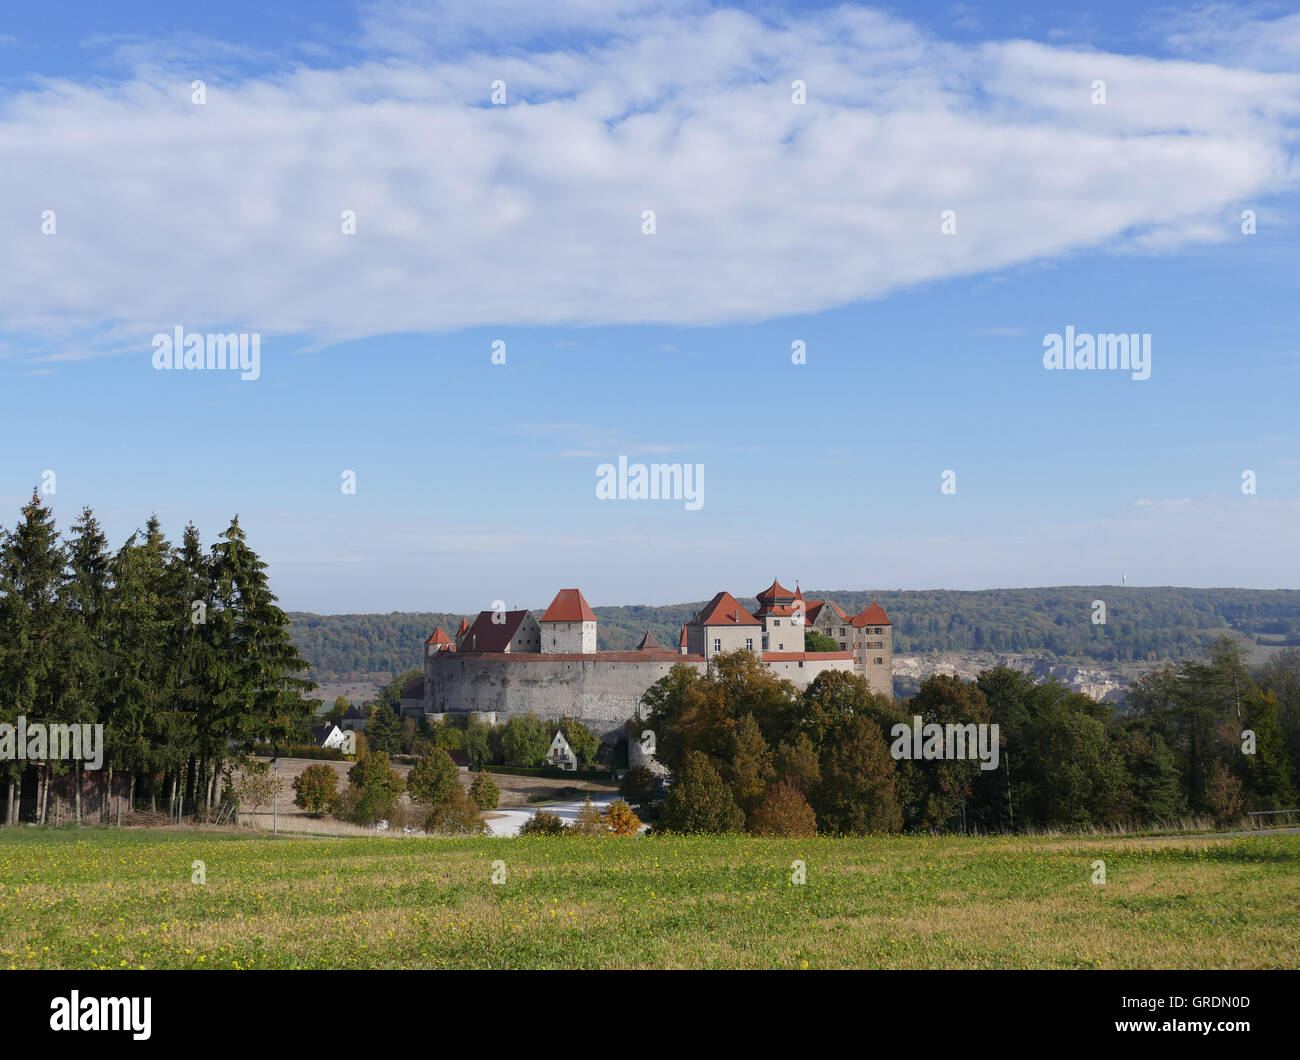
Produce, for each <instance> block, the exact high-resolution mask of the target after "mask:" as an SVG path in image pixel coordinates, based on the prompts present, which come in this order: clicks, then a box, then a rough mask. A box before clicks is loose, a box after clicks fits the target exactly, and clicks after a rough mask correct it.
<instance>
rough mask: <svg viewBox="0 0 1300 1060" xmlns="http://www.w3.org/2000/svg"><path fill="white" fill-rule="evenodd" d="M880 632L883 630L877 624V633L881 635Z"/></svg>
mask: <svg viewBox="0 0 1300 1060" xmlns="http://www.w3.org/2000/svg"><path fill="white" fill-rule="evenodd" d="M880 632H881V630H880V627H879V626H877V627H876V634H877V636H879V634H880Z"/></svg>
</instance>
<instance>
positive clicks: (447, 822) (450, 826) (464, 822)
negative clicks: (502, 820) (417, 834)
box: [424, 784, 483, 835]
mask: <svg viewBox="0 0 1300 1060" xmlns="http://www.w3.org/2000/svg"><path fill="white" fill-rule="evenodd" d="M424 830H425V831H426V832H428V833H430V834H431V835H478V834H479V833H480V832H482V831H483V818H482V816H481V815H480V814H479V807H478V806H477V805H476V804H475V802H474V800H473V799H472V798H471V797H470V795H469V793H468V792H466V790H465V789H464V788H462V787H461V786H460V785H459V784H457V785H456V786H455V787H453V788H452V789H451V791H450V792H449V793H448V794H447V796H446V797H445V798H443V799H442V800H440V801H439V802H435V803H434V804H433V808H432V809H431V810H430V811H429V816H428V818H427V819H426V820H425V822H424Z"/></svg>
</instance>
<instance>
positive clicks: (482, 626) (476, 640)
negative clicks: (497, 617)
mask: <svg viewBox="0 0 1300 1060" xmlns="http://www.w3.org/2000/svg"><path fill="white" fill-rule="evenodd" d="M494 614H496V612H495V611H480V612H479V613H478V618H476V619H474V624H473V625H472V626H470V627H469V629H468V630H466V631H465V638H464V640H462V641H461V642H460V651H462V652H467V651H472V652H484V651H505V648H506V646H507V645H508V644H509V643H510V640H511V638H512V637H514V635H515V633H516V631H518V629H519V623H521V622H522V621H523V620H524V615H526V614H528V612H527V611H507V612H506V620H505V621H504V622H493V621H492V616H493V615H494Z"/></svg>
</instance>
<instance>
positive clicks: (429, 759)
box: [406, 747, 460, 806]
mask: <svg viewBox="0 0 1300 1060" xmlns="http://www.w3.org/2000/svg"><path fill="white" fill-rule="evenodd" d="M458 787H460V771H459V770H458V769H457V768H456V763H455V762H453V761H452V760H451V756H450V755H449V754H447V752H446V751H444V750H443V749H442V748H441V747H435V748H433V749H432V750H431V751H430V752H429V753H428V754H427V755H425V756H424V757H423V758H421V759H420V760H419V761H418V762H416V763H415V766H414V767H413V768H412V769H411V771H410V773H408V774H407V775H406V790H407V792H409V793H410V796H411V798H412V799H414V800H415V801H416V802H419V803H423V804H424V805H425V806H436V805H437V804H438V803H440V802H442V801H443V800H444V799H446V798H447V797H448V796H449V795H450V794H451V790H452V788H458Z"/></svg>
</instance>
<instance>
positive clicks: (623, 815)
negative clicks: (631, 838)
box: [605, 799, 641, 836]
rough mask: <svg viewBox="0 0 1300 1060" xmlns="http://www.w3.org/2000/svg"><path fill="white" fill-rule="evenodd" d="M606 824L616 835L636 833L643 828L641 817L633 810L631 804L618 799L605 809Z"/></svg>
mask: <svg viewBox="0 0 1300 1060" xmlns="http://www.w3.org/2000/svg"><path fill="white" fill-rule="evenodd" d="M605 825H606V826H607V827H608V828H609V830H610V832H611V833H612V834H614V835H619V836H627V835H636V834H637V832H639V831H640V830H641V819H640V818H639V817H637V815H636V814H634V813H633V812H632V807H631V806H629V805H628V804H627V803H625V802H624V801H623V800H622V799H617V800H615V801H614V802H611V803H610V804H609V808H608V809H607V810H606V811H605Z"/></svg>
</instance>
